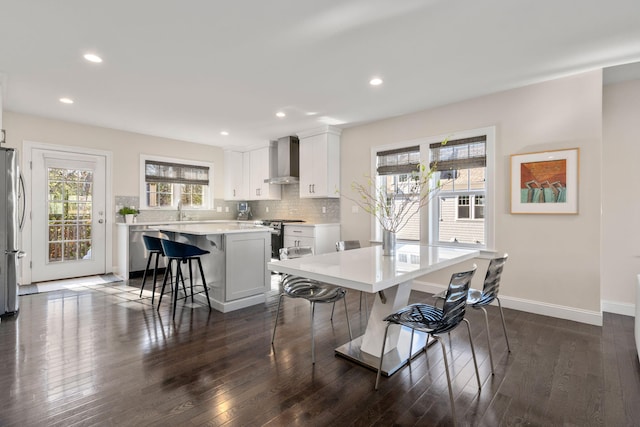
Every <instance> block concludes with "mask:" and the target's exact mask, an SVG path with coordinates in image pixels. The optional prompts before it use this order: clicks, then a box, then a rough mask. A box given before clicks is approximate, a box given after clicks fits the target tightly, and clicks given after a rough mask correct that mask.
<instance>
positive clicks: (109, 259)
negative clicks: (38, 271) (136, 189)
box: [20, 141, 115, 284]
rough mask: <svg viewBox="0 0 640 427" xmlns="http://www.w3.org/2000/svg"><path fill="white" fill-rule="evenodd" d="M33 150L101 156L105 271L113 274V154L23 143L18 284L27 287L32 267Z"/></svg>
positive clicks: (71, 147)
mask: <svg viewBox="0 0 640 427" xmlns="http://www.w3.org/2000/svg"><path fill="white" fill-rule="evenodd" d="M34 149H39V150H47V151H57V152H61V153H74V154H85V155H93V156H103V157H104V159H105V199H106V200H105V221H106V222H107V224H106V225H107V227H106V229H105V260H104V261H105V270H106V272H107V273H112V272H113V234H114V232H115V228H114V227H111V229H110V227H108V225H109V224H115V212H114V207H113V188H112V182H113V180H112V168H113V166H112V165H113V163H112V157H113V153H112V152H111V151H105V150H98V149H94V148H86V147H80V146H71V145H58V144H49V143H44V142H34V141H23V143H22V151H23V155H22V160H21V162H20V163H21V170H22V174H23V176H24V184H25V188H26V189H27V194H26V195H25V201H26V206H25V212H26V213H27V214H26V215H25V223H24V228H23V230H22V235H21V240H22V241H21V243H22V247H23V248H24V251H25V252H26V253H27V254H26V255H25V257H24V258H23V259H22V263H21V266H20V270H21V275H22V281H21V282H20V283H24V284H30V283H31V277H32V275H31V264H32V262H31V261H32V254H33V252H32V250H31V238H32V230H33V222H32V220H31V216H32V215H31V209H32V206H33V204H32V200H31V198H32V196H33V188H32V185H33V179H32V176H31V175H32V170H31V165H32V160H33V159H32V154H33V150H34Z"/></svg>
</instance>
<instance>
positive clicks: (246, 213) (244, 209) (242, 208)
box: [238, 202, 251, 221]
mask: <svg viewBox="0 0 640 427" xmlns="http://www.w3.org/2000/svg"><path fill="white" fill-rule="evenodd" d="M250 217H251V208H250V207H249V203H247V202H240V203H238V221H246V220H248V219H249V218H250Z"/></svg>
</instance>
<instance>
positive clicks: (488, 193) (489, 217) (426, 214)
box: [420, 126, 496, 250]
mask: <svg viewBox="0 0 640 427" xmlns="http://www.w3.org/2000/svg"><path fill="white" fill-rule="evenodd" d="M482 135H486V138H487V139H486V148H485V153H486V160H487V165H486V174H485V190H484V194H485V199H484V234H485V235H484V245H478V244H471V243H460V242H446V243H445V242H439V241H438V235H439V230H438V226H439V222H438V221H437V220H436V221H429V218H438V215H439V211H438V203H430V204H429V209H423V212H421V213H420V241H421V242H425V243H427V244H430V245H434V246H460V247H470V248H478V249H486V250H493V249H494V247H495V182H496V181H495V173H496V170H495V169H496V167H495V140H496V129H495V126H490V127H486V128H478V129H470V130H465V131H460V132H455V133H452V134H447V135H438V136H433V137H429V138H426V140H425V141H424V143H423V144H424V145H422V144H421V145H420V155H421V156H423V157H422V159H421V160H422V162H424V163H425V164H429V161H430V158H429V157H430V150H429V144H432V143H436V142H442V141H444V140H445V139H447V140H450V141H453V140H456V139H463V138H472V137H475V136H482ZM452 193H453V192H452ZM452 193H449V192H447V194H451V195H453V194H452ZM473 193H480V194H481V193H482V192H474V191H473V190H471V191H468V192H467V191H465V192H463V193H459V194H456V195H471V194H473ZM470 208H471V209H473V204H471V205H470ZM474 216H475V214H474ZM457 217H458V212H457V206H456V219H457Z"/></svg>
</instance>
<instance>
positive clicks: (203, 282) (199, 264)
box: [192, 258, 211, 310]
mask: <svg viewBox="0 0 640 427" xmlns="http://www.w3.org/2000/svg"><path fill="white" fill-rule="evenodd" d="M198 268H199V269H200V276H201V277H202V286H204V294H205V295H206V296H207V305H209V310H211V300H210V299H209V287H208V286H207V282H206V281H205V280H204V270H202V262H201V261H200V258H198ZM192 292H193V290H192Z"/></svg>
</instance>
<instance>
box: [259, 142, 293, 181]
mask: <svg viewBox="0 0 640 427" xmlns="http://www.w3.org/2000/svg"><path fill="white" fill-rule="evenodd" d="M276 152H277V163H278V164H277V168H276V172H277V175H276V176H274V177H272V178H269V179H265V180H264V182H266V183H269V184H297V183H298V182H300V178H299V177H300V141H299V140H298V137H297V136H285V137H283V138H278V141H277V142H276Z"/></svg>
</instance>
